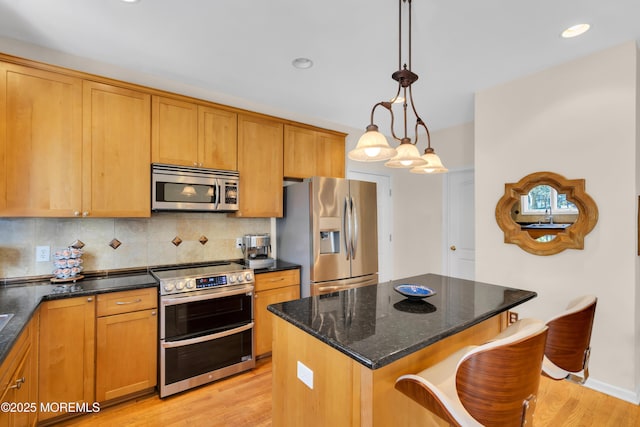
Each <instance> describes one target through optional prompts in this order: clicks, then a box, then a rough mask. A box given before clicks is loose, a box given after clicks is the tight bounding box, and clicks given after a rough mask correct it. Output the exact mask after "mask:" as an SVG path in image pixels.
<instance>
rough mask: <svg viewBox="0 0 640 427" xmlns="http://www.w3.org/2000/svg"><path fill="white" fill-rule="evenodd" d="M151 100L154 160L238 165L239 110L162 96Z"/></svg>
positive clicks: (207, 165)
mask: <svg viewBox="0 0 640 427" xmlns="http://www.w3.org/2000/svg"><path fill="white" fill-rule="evenodd" d="M152 103H153V108H152V128H153V129H152V144H151V146H152V160H153V162H154V163H167V164H170V165H181V166H192V167H194V166H195V167H205V168H211V169H226V170H236V169H237V167H238V162H237V135H238V132H237V128H238V119H237V114H236V113H234V112H232V111H227V110H223V109H219V108H213V107H210V106H206V105H199V104H196V103H192V102H185V101H181V100H178V99H173V98H165V97H161V96H154V97H153V101H152Z"/></svg>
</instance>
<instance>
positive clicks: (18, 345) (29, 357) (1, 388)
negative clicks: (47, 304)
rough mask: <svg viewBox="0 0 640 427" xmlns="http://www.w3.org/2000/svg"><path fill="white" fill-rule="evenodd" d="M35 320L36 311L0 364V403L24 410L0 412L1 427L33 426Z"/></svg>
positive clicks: (35, 374)
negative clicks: (20, 406)
mask: <svg viewBox="0 0 640 427" xmlns="http://www.w3.org/2000/svg"><path fill="white" fill-rule="evenodd" d="M37 319H38V313H37V312H36V313H35V314H34V316H33V319H32V320H31V321H30V322H29V324H28V325H27V326H26V327H25V328H24V330H23V331H22V333H21V334H20V336H19V337H18V339H17V340H16V341H15V343H14V345H13V347H12V348H11V350H10V351H9V354H8V355H7V357H6V358H5V361H4V362H3V363H2V365H0V402H10V403H19V404H21V405H23V407H24V408H25V410H21V411H16V412H9V411H0V427H8V426H33V425H35V422H36V419H37V418H36V416H37V410H38V409H39V408H38V406H37V402H38V389H37V387H38V382H37V379H38V377H37V375H38V372H37V363H36V359H37V355H38V346H37V344H38V343H37V340H36V339H37V326H38V321H37Z"/></svg>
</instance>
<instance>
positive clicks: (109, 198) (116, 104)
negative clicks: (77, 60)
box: [82, 81, 151, 217]
mask: <svg viewBox="0 0 640 427" xmlns="http://www.w3.org/2000/svg"><path fill="white" fill-rule="evenodd" d="M83 106H84V116H83V117H84V118H83V120H84V126H83V129H84V137H83V140H84V141H83V142H84V150H83V153H84V159H83V163H82V164H83V175H84V180H83V182H84V183H85V185H84V186H83V200H82V201H83V203H82V204H83V208H82V212H83V216H87V215H89V216H92V217H149V216H151V196H150V191H151V190H150V189H151V183H150V163H151V96H150V95H149V94H146V93H143V92H138V91H135V90H131V89H124V88H120V87H115V86H110V85H106V84H102V83H95V82H89V81H85V82H84V102H83Z"/></svg>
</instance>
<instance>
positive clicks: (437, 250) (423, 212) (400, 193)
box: [346, 114, 473, 279]
mask: <svg viewBox="0 0 640 427" xmlns="http://www.w3.org/2000/svg"><path fill="white" fill-rule="evenodd" d="M363 116H365V114H363ZM363 132H364V130H358V129H351V130H350V131H349V136H348V137H347V147H346V151H347V153H348V152H349V150H351V149H353V148H354V147H355V146H356V144H357V142H358V139H359V138H360V136H361V135H362V133H363ZM387 139H388V140H389V141H390V142H391V141H392V139H391V138H390V137H387ZM425 139H426V137H425V136H423V135H421V136H420V141H419V143H418V149H419V150H420V151H424V149H425V148H426V141H425ZM392 145H394V144H392ZM431 146H432V147H433V148H434V149H435V150H436V153H437V154H438V155H439V156H440V158H441V159H442V161H443V163H444V164H445V166H446V167H448V168H449V169H456V168H458V169H459V168H465V167H470V166H472V165H473V123H465V124H462V125H459V126H455V127H452V128H448V129H443V130H439V131H434V132H431ZM347 169H348V170H349V171H358V172H367V173H373V174H380V175H386V176H389V177H391V188H392V192H393V205H394V206H393V260H394V263H393V264H394V266H393V272H394V278H395V279H401V278H403V277H409V276H413V275H418V274H424V273H437V274H440V273H442V234H443V230H442V221H443V218H442V199H443V194H442V190H443V186H442V180H443V176H442V175H420V174H413V173H410V172H409V170H407V169H392V168H387V167H385V166H384V162H376V163H362V162H354V161H351V160H348V159H347Z"/></svg>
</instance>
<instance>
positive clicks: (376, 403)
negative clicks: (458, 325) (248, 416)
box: [272, 315, 503, 427]
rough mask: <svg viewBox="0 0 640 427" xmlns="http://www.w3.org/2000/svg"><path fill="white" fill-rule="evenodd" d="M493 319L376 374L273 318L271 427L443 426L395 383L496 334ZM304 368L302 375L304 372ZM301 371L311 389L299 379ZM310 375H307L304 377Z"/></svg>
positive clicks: (498, 325) (497, 320)
mask: <svg viewBox="0 0 640 427" xmlns="http://www.w3.org/2000/svg"><path fill="white" fill-rule="evenodd" d="M502 317H503V316H502V315H498V316H494V317H492V318H490V319H487V320H485V321H484V322H482V323H479V324H477V325H475V326H473V327H471V328H468V329H466V330H464V331H462V332H459V333H457V334H455V335H452V336H450V337H448V338H445V339H443V340H441V341H438V342H436V343H434V344H432V345H430V346H427V347H425V348H423V349H421V350H418V351H416V352H414V353H412V354H410V355H408V356H405V357H403V358H402V359H399V360H397V361H395V362H392V363H390V364H389V365H386V366H383V367H381V368H379V369H375V370H372V369H368V368H367V367H365V366H364V365H362V364H360V363H359V362H357V361H355V360H354V359H352V358H350V357H349V356H347V355H345V354H343V353H341V352H339V351H338V350H336V349H334V348H332V347H330V346H329V345H327V344H325V343H323V342H322V341H320V340H318V339H317V338H314V337H312V336H311V335H309V334H307V333H305V332H304V331H302V330H301V329H299V328H297V327H295V326H293V325H292V324H290V323H288V322H286V321H285V320H283V319H281V318H280V317H277V316H274V318H273V325H274V330H273V333H274V341H273V355H272V369H273V425H274V426H300V425H304V426H318V427H320V426H326V425H340V426H353V427H355V426H376V427H385V426H403V427H418V426H425V425H428V426H448V423H446V422H445V421H444V420H442V419H440V418H438V417H437V416H436V415H434V414H432V413H431V412H429V411H428V410H426V409H425V408H423V407H422V406H420V405H419V404H417V403H416V402H414V401H413V400H411V399H410V398H408V397H407V396H405V395H404V394H402V393H401V392H399V391H397V390H396V389H395V388H394V386H395V381H396V379H397V378H398V377H399V376H401V375H404V374H409V373H417V372H420V371H421V370H423V369H426V368H428V367H429V366H432V365H434V364H435V363H438V362H439V361H441V360H443V359H445V358H446V357H447V356H448V355H450V354H451V353H453V352H455V351H457V350H459V349H461V348H463V347H465V346H467V345H473V344H480V343H483V342H485V341H487V340H489V339H491V338H492V337H494V336H495V335H496V334H498V333H499V332H500V329H501V326H502V324H503V318H502ZM307 369H308V371H306V370H307ZM304 372H307V375H306V378H312V379H311V382H312V384H311V386H308V385H306V384H305V383H304V382H303V381H302V380H300V379H299V376H300V375H299V373H302V374H303V375H302V377H303V378H304V377H305V375H304ZM311 372H312V374H310V373H311Z"/></svg>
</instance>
